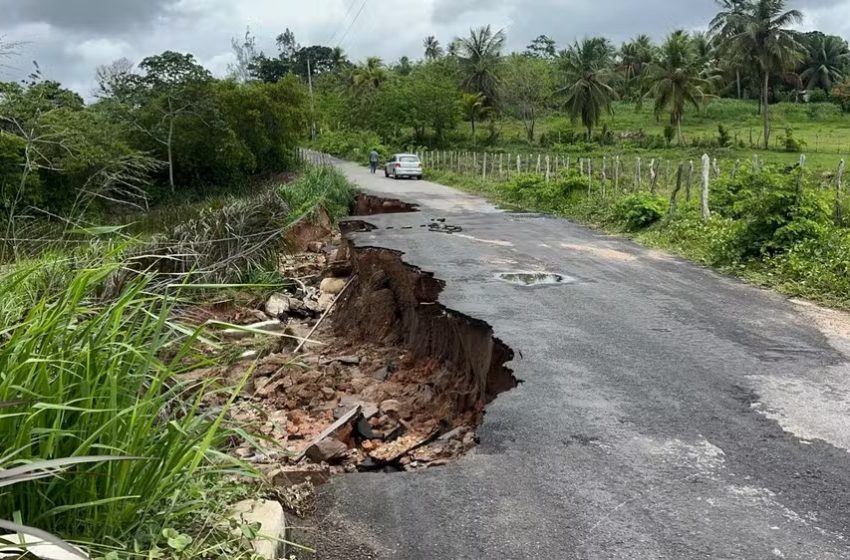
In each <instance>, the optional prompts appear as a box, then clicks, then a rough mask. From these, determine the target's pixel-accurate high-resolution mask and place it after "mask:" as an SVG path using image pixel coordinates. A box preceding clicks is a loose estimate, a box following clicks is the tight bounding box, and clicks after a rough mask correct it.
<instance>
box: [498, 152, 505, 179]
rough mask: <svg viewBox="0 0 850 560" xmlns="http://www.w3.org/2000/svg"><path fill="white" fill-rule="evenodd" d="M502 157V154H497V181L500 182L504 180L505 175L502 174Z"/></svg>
mask: <svg viewBox="0 0 850 560" xmlns="http://www.w3.org/2000/svg"><path fill="white" fill-rule="evenodd" d="M503 155H504V154H499V180H500V181H501V180H502V179H504V178H505V175H504V174H503V173H502V156H503Z"/></svg>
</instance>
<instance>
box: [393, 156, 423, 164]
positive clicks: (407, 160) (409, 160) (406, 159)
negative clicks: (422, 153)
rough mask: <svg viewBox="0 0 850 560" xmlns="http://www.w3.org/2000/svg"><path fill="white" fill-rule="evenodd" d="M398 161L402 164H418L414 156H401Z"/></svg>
mask: <svg viewBox="0 0 850 560" xmlns="http://www.w3.org/2000/svg"><path fill="white" fill-rule="evenodd" d="M398 159H399V160H401V161H403V162H404V163H418V162H419V158H418V157H416V156H402V157H400V158H398Z"/></svg>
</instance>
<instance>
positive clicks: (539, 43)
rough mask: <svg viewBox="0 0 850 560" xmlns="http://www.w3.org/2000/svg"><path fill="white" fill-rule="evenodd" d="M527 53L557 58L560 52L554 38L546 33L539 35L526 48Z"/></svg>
mask: <svg viewBox="0 0 850 560" xmlns="http://www.w3.org/2000/svg"><path fill="white" fill-rule="evenodd" d="M525 54H526V55H528V56H532V57H534V58H543V59H546V60H555V56H556V55H557V54H558V51H557V48H556V47H555V40H554V39H552V38H551V37H548V36H546V35H538V36H537V38H535V39H534V40H533V41H532V42H531V43H529V44H528V46H527V47H526V48H525Z"/></svg>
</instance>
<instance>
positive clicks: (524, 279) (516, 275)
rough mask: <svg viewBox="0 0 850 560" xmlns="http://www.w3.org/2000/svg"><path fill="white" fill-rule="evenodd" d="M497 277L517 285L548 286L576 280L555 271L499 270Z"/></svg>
mask: <svg viewBox="0 0 850 560" xmlns="http://www.w3.org/2000/svg"><path fill="white" fill-rule="evenodd" d="M496 278H498V279H499V280H502V281H503V282H507V283H509V284H516V285H517V286H546V285H553V284H571V283H573V282H575V278H571V277H569V276H564V275H563V274H556V273H554V272H525V271H514V272H499V273H497V274H496Z"/></svg>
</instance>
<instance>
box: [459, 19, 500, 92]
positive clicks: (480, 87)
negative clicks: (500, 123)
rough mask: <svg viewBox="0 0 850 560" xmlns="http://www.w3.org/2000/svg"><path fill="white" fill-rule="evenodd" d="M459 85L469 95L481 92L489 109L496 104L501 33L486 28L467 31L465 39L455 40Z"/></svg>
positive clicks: (488, 27)
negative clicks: (457, 50) (457, 46)
mask: <svg viewBox="0 0 850 560" xmlns="http://www.w3.org/2000/svg"><path fill="white" fill-rule="evenodd" d="M459 41H460V42H459V47H460V49H459V53H458V56H459V57H460V70H461V76H462V77H461V85H462V86H463V88H464V89H465V90H466V91H467V92H469V93H482V94H484V96H485V97H486V98H487V102H488V103H489V104H490V105H491V106H492V105H494V104H495V103H496V101H497V93H498V87H499V76H498V71H499V66H500V65H501V62H502V47H503V46H504V44H505V33H504V32H503V31H497V32H496V33H493V31H492V29H490V26H489V25H488V26H486V27H479V28H478V29H470V30H469V37H466V38H461V39H459Z"/></svg>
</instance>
